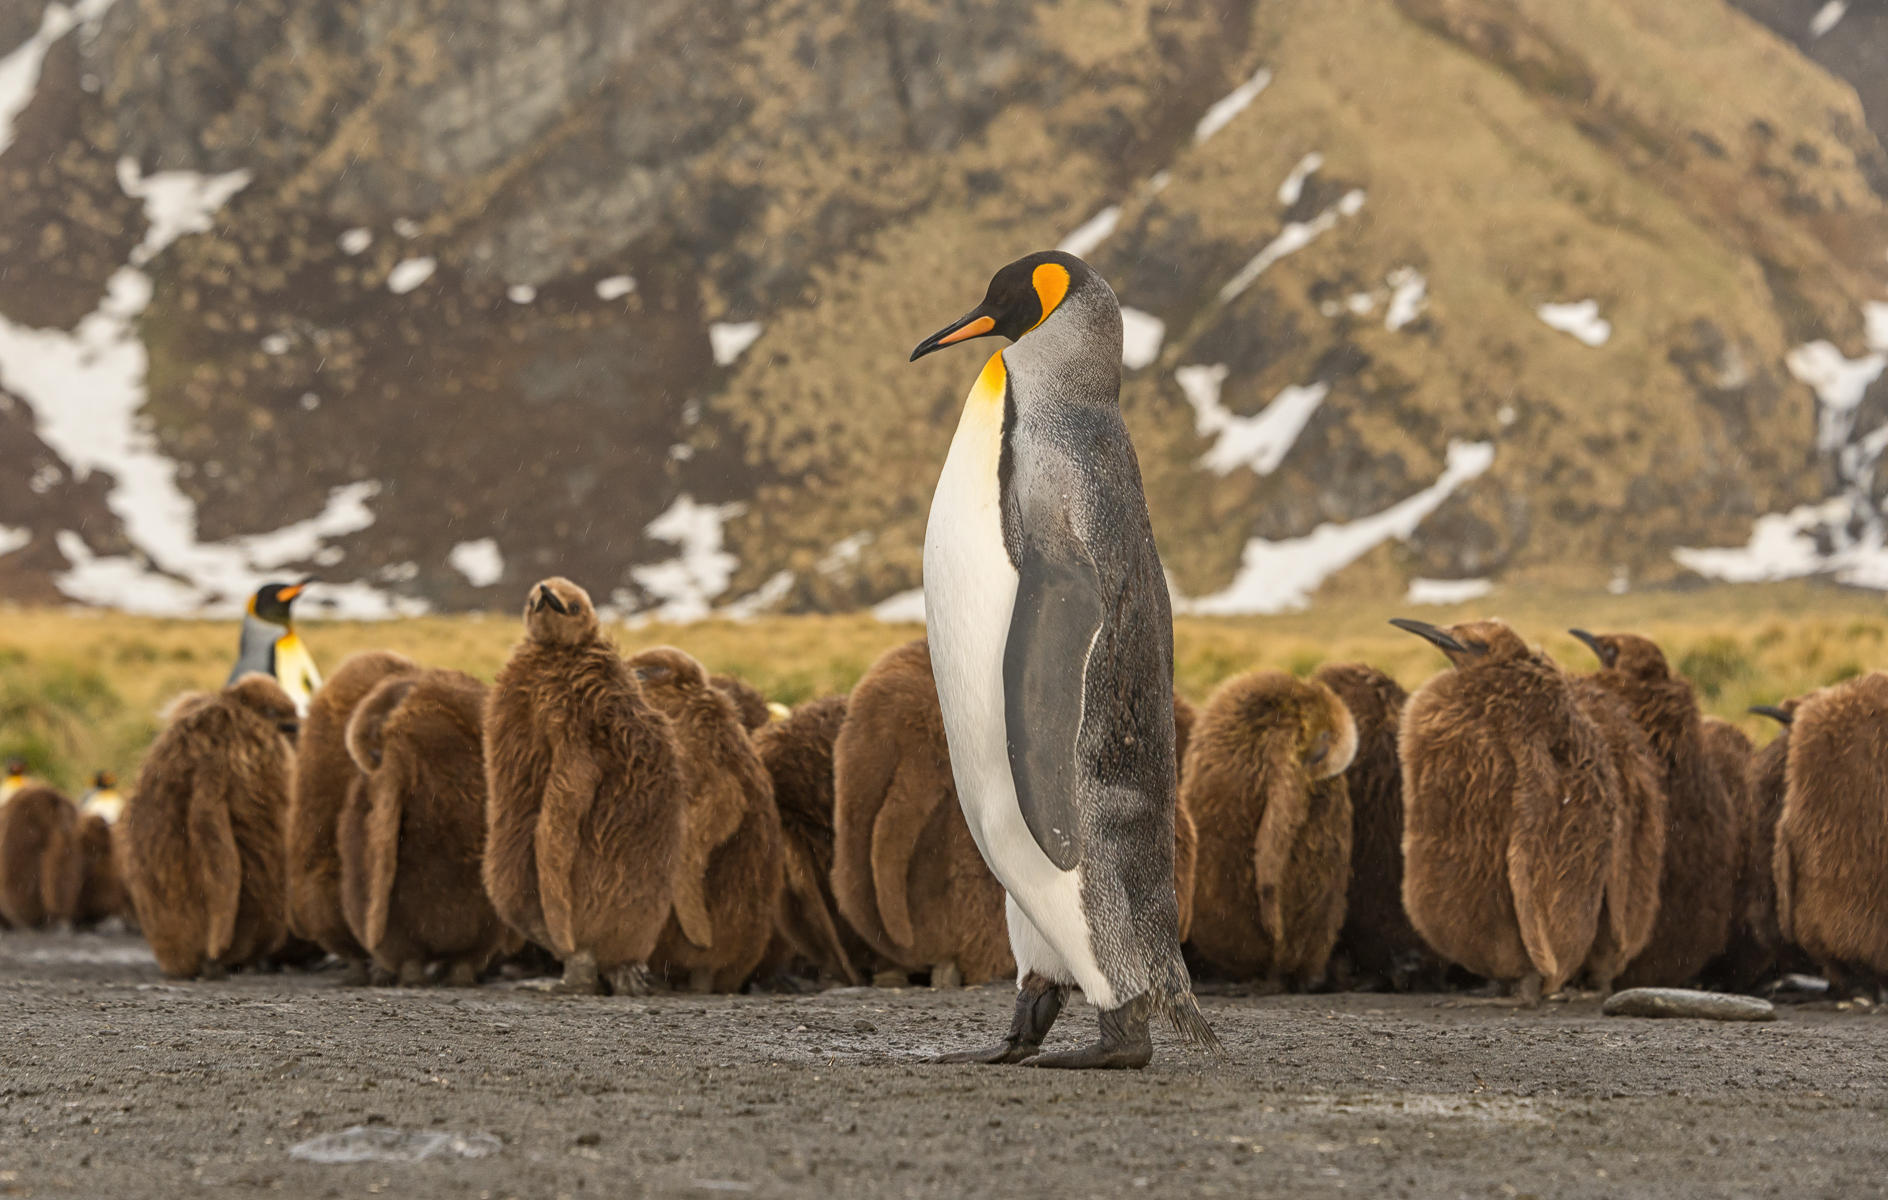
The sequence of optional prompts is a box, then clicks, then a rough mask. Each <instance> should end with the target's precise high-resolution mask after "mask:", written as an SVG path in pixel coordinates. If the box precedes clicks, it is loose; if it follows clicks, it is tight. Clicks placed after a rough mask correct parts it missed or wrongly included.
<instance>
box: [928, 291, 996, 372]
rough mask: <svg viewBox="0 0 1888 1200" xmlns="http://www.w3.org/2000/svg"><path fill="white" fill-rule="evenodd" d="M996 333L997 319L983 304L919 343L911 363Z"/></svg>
mask: <svg viewBox="0 0 1888 1200" xmlns="http://www.w3.org/2000/svg"><path fill="white" fill-rule="evenodd" d="M995 332H996V318H995V317H994V316H991V315H990V313H989V311H988V310H987V309H986V308H985V307H984V306H983V305H981V304H979V305H978V306H977V307H975V308H973V309H971V310H970V311H969V312H967V313H965V314H964V315H963V316H961V317H959V318H957V319H956V320H955V321H952V322H951V323H950V324H949V325H946V326H945V327H944V328H942V329H940V330H938V331H937V332H936V333H934V334H932V335H931V336H930V337H928V338H925V339H924V340H923V341H922V342H919V343H918V348H917V349H915V350H913V351H912V352H911V358H910V361H911V362H917V361H918V360H919V359H921V358H923V357H924V356H925V355H927V354H929V353H931V351H933V350H942V349H943V348H944V347H946V346H950V345H955V344H956V343H958V342H967V341H969V340H970V339H971V338H980V337H988V336H989V335H991V334H993V333H995Z"/></svg>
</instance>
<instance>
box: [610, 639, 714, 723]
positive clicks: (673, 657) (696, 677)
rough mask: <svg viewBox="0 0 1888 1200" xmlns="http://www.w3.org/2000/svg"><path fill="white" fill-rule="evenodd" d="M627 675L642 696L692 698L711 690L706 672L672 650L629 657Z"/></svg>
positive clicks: (659, 648) (658, 649)
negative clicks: (639, 686) (666, 693)
mask: <svg viewBox="0 0 1888 1200" xmlns="http://www.w3.org/2000/svg"><path fill="white" fill-rule="evenodd" d="M629 672H630V674H632V675H634V676H635V677H636V681H637V682H638V683H640V684H642V687H643V691H645V692H662V691H671V692H675V693H677V694H692V693H697V692H705V691H707V690H708V688H709V686H710V685H709V683H708V671H707V669H706V668H704V667H703V666H702V665H701V664H700V663H698V662H696V661H695V659H694V657H693V656H692V655H690V654H689V653H687V652H686V651H683V650H677V649H676V648H675V647H674V646H657V647H655V648H654V649H651V650H644V651H641V652H640V653H637V654H633V655H631V656H630V659H629ZM717 694H720V693H717ZM728 705H729V707H731V708H732V707H733V706H734V701H733V700H729V701H728Z"/></svg>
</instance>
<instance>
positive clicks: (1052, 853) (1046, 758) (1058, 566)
mask: <svg viewBox="0 0 1888 1200" xmlns="http://www.w3.org/2000/svg"><path fill="white" fill-rule="evenodd" d="M1021 525H1022V529H1021V534H1020V538H1019V540H1020V542H1021V543H1022V544H1021V551H1022V553H1021V554H1020V555H1019V558H1020V562H1019V564H1018V567H1017V574H1018V576H1019V579H1018V582H1017V587H1016V607H1015V610H1014V611H1013V613H1012V615H1011V617H1010V628H1009V639H1008V641H1007V642H1005V643H1004V646H1003V708H1004V722H1005V725H1006V729H1007V732H1008V734H1009V758H1010V775H1011V777H1012V778H1013V779H1014V780H1015V782H1016V801H1017V804H1018V805H1019V806H1020V807H1021V808H1022V812H1023V820H1024V822H1025V823H1026V824H1027V825H1028V826H1029V832H1030V834H1031V835H1032V836H1034V837H1035V839H1036V844H1037V845H1038V846H1041V847H1042V852H1043V853H1044V854H1046V855H1048V856H1049V861H1050V862H1052V863H1054V864H1055V865H1056V866H1057V867H1059V868H1061V869H1062V870H1064V871H1069V870H1073V869H1074V868H1075V865H1076V864H1077V863H1078V862H1080V861H1081V858H1082V833H1081V825H1080V821H1079V819H1078V818H1079V815H1080V814H1079V813H1078V811H1077V809H1078V807H1079V805H1080V800H1079V799H1078V797H1077V795H1076V784H1077V780H1078V770H1077V761H1076V753H1077V744H1078V739H1079V738H1080V736H1081V732H1082V714H1083V710H1084V708H1085V707H1086V703H1087V697H1088V664H1089V659H1090V656H1091V655H1093V653H1094V651H1095V642H1096V639H1097V638H1098V637H1099V636H1100V633H1101V626H1102V618H1103V616H1104V615H1105V612H1106V605H1105V602H1104V599H1103V595H1102V588H1101V577H1100V574H1099V572H1098V571H1097V570H1096V567H1095V561H1094V559H1093V558H1092V557H1090V556H1089V554H1088V551H1087V549H1086V548H1085V547H1084V546H1083V545H1082V543H1081V541H1080V539H1078V538H1077V537H1076V535H1075V533H1074V531H1073V530H1072V529H1070V528H1069V525H1068V519H1067V516H1066V515H1065V514H1064V515H1063V516H1062V519H1061V520H1060V521H1059V522H1056V523H1049V522H1042V523H1040V524H1037V523H1032V522H1030V521H1028V520H1027V519H1025V520H1024V521H1023V522H1021ZM1032 525H1035V527H1034V528H1032Z"/></svg>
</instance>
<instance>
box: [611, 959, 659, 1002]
mask: <svg viewBox="0 0 1888 1200" xmlns="http://www.w3.org/2000/svg"><path fill="white" fill-rule="evenodd" d="M605 975H606V978H607V979H608V980H609V983H610V995H612V996H653V995H654V994H655V990H656V983H655V979H654V978H653V977H652V976H651V975H650V974H649V968H648V967H645V966H643V965H642V964H641V963H624V964H622V965H621V966H617V967H611V968H610V969H609V971H608V972H606V973H605Z"/></svg>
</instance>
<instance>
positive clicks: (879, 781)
mask: <svg viewBox="0 0 1888 1200" xmlns="http://www.w3.org/2000/svg"><path fill="white" fill-rule="evenodd" d="M833 778H834V804H833V872H832V885H833V899H834V901H835V902H836V903H837V904H838V906H839V914H840V916H841V917H842V918H844V920H845V921H846V923H847V924H849V925H851V926H852V928H853V929H854V930H856V931H857V932H858V933H859V935H860V936H861V937H862V938H864V939H865V941H866V943H867V944H868V945H870V946H871V947H872V949H873V950H874V951H875V952H877V953H878V954H879V956H880V957H882V958H884V959H885V960H886V961H888V962H890V963H892V964H894V966H895V968H896V969H898V970H903V971H926V970H928V971H930V972H931V981H932V984H933V986H949V985H952V984H957V983H967V984H979V983H987V982H989V981H990V980H992V979H998V978H1002V977H1005V976H1008V975H1012V974H1014V973H1015V971H1016V960H1015V958H1014V957H1012V956H1011V954H1010V936H1009V925H1008V921H1007V918H1006V917H1005V915H1004V908H1003V900H1004V893H1003V885H1002V884H1000V883H998V882H997V881H996V876H995V875H992V874H991V873H990V868H989V867H988V866H986V865H985V864H984V861H983V855H982V854H980V853H979V852H978V850H977V843H976V842H975V841H974V840H973V839H972V838H971V836H970V827H969V826H968V825H966V824H965V823H964V814H963V809H962V808H960V807H959V805H958V803H957V788H956V786H955V784H954V782H953V780H952V778H951V762H950V752H949V750H948V749H947V747H946V745H945V742H944V715H943V711H942V709H941V708H940V707H939V705H938V698H937V684H936V683H935V681H934V680H933V679H932V677H931V651H930V648H929V646H927V645H926V643H925V641H924V639H923V638H919V639H918V640H917V641H914V642H908V643H906V644H905V645H903V646H899V647H897V648H895V649H892V650H888V651H886V652H885V653H884V654H883V655H881V656H880V657H879V660H878V661H877V662H875V663H873V664H872V668H871V670H869V671H867V672H866V673H865V676H864V678H862V679H860V680H859V683H858V686H856V687H854V688H853V689H852V696H851V699H850V700H849V701H848V702H847V705H846V719H845V722H844V724H842V725H841V726H840V730H839V739H838V741H837V743H836V744H835V745H834V747H833Z"/></svg>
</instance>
